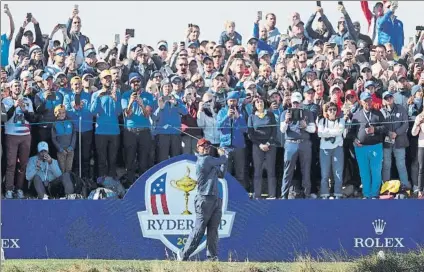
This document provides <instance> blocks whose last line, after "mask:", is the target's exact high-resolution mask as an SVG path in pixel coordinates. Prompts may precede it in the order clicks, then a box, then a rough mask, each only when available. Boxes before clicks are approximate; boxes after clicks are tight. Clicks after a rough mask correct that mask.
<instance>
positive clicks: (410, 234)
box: [1, 155, 424, 261]
mask: <svg viewBox="0 0 424 272" xmlns="http://www.w3.org/2000/svg"><path fill="white" fill-rule="evenodd" d="M195 162H196V157H195V156H191V155H181V156H178V157H174V158H172V159H169V160H167V161H164V162H162V163H160V164H158V165H156V166H154V167H153V168H151V169H150V170H149V171H147V172H146V173H145V174H144V175H143V176H141V177H140V178H139V179H138V180H137V182H136V183H134V185H133V186H132V187H131V188H130V189H129V190H128V193H127V194H126V195H125V197H124V199H119V200H97V201H93V200H48V201H42V200H2V214H1V216H2V222H3V225H2V237H1V238H2V241H1V242H2V247H3V249H4V254H5V257H6V259H47V258H53V259H86V258H90V259H140V260H153V259H159V260H160V259H167V258H174V253H175V252H176V251H177V250H179V249H180V248H182V247H183V246H184V244H185V242H186V241H187V237H188V234H189V233H190V231H191V229H192V228H193V225H194V222H195V214H194V196H195V194H196V188H197V187H196V171H195ZM219 194H220V196H221V197H222V199H223V214H222V221H221V225H220V228H219V237H220V240H219V258H220V260H222V261H225V260H228V259H231V260H232V261H244V260H246V259H249V260H250V261H293V260H294V259H295V258H296V256H298V255H299V254H310V255H311V256H313V257H318V256H321V254H322V253H323V252H330V253H335V254H338V255H342V256H344V257H356V256H360V255H363V254H367V253H371V252H373V251H379V250H387V249H389V250H395V251H403V252H405V251H408V250H412V249H417V248H419V247H420V246H422V245H423V244H424V236H423V235H422V226H424V217H423V214H424V205H423V203H424V202H420V200H412V199H410V200H386V201H384V200H355V199H346V200H337V201H336V200H334V201H331V200H288V201H287V200H286V201H283V200H251V199H249V198H248V195H247V193H246V191H245V190H244V189H243V188H242V186H241V185H240V184H239V183H238V182H237V181H236V180H235V179H234V178H233V177H232V176H231V175H229V174H227V175H226V176H225V179H222V180H220V183H219ZM205 247H206V240H205V238H204V239H203V241H202V243H201V245H200V246H199V248H198V249H197V251H196V252H195V253H194V254H193V256H194V257H197V258H199V259H204V258H205V255H206V250H205Z"/></svg>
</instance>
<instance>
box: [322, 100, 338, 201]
mask: <svg viewBox="0 0 424 272" xmlns="http://www.w3.org/2000/svg"><path fill="white" fill-rule="evenodd" d="M337 112H338V108H337V104H335V103H333V102H328V103H327V104H325V105H324V109H323V113H324V114H323V115H324V118H321V119H320V120H319V122H318V137H320V138H321V144H320V148H319V149H320V151H319V161H320V166H321V186H320V188H321V192H320V196H321V198H322V199H327V198H328V197H329V196H330V193H329V186H328V185H329V181H330V178H332V179H331V180H333V181H334V198H335V199H339V198H341V197H342V185H343V168H344V154H343V134H344V131H345V120H344V118H339V117H338V116H337ZM331 171H332V173H331Z"/></svg>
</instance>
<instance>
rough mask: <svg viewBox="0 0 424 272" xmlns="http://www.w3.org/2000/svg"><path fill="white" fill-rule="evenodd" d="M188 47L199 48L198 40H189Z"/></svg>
mask: <svg viewBox="0 0 424 272" xmlns="http://www.w3.org/2000/svg"><path fill="white" fill-rule="evenodd" d="M187 47H196V48H199V43H197V42H189V43H188V45H187Z"/></svg>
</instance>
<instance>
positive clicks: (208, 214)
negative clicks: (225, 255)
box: [183, 195, 222, 261]
mask: <svg viewBox="0 0 424 272" xmlns="http://www.w3.org/2000/svg"><path fill="white" fill-rule="evenodd" d="M194 206H195V209H196V222H195V224H194V228H193V230H192V231H191V233H190V235H189V237H188V239H187V243H186V244H185V247H184V249H183V260H184V261H186V260H188V258H189V257H190V255H191V254H193V252H194V251H195V250H196V249H197V247H198V246H199V244H200V242H201V241H202V238H203V236H204V235H205V230H206V229H207V240H206V249H207V251H206V256H207V257H208V259H217V258H218V228H219V224H220V223H221V217H222V199H220V198H218V197H217V196H212V195H211V196H202V195H196V198H195V199H194Z"/></svg>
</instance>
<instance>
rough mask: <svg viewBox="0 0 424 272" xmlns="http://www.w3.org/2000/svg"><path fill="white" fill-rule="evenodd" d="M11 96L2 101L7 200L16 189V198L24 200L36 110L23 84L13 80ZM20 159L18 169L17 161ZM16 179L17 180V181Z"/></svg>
mask: <svg viewBox="0 0 424 272" xmlns="http://www.w3.org/2000/svg"><path fill="white" fill-rule="evenodd" d="M10 86H11V96H10V97H6V98H4V99H3V100H2V108H3V106H4V110H5V112H6V119H7V121H6V122H5V134H6V140H5V143H6V158H7V168H6V195H5V196H6V198H7V199H11V198H13V190H14V189H16V197H17V198H18V199H22V198H24V193H23V191H22V189H23V185H24V180H25V174H24V173H25V169H26V166H27V162H28V158H29V155H30V148H31V130H30V125H29V124H30V122H32V121H33V115H34V110H33V107H32V101H31V99H29V98H25V97H23V96H22V88H21V83H20V82H19V81H18V80H13V81H12V82H11V83H10ZM18 159H19V164H18V168H16V166H17V160H18ZM15 177H16V179H15Z"/></svg>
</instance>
